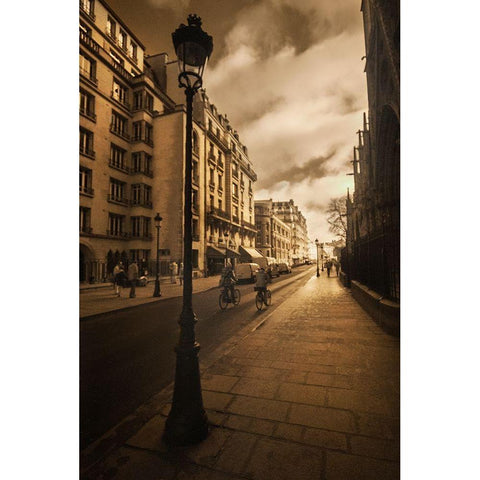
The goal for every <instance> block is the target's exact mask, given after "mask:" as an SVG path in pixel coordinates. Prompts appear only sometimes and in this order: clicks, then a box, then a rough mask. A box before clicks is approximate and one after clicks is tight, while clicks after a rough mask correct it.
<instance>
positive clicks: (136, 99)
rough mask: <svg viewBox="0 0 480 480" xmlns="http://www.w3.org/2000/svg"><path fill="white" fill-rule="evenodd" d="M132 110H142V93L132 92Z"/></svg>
mask: <svg viewBox="0 0 480 480" xmlns="http://www.w3.org/2000/svg"><path fill="white" fill-rule="evenodd" d="M133 108H134V109H135V110H140V109H141V108H143V92H142V91H139V92H133Z"/></svg>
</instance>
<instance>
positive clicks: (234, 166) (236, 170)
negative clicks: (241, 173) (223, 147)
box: [232, 162, 238, 178]
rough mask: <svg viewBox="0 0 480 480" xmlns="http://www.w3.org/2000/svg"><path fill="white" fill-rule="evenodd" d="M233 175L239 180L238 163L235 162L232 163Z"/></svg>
mask: <svg viewBox="0 0 480 480" xmlns="http://www.w3.org/2000/svg"><path fill="white" fill-rule="evenodd" d="M232 175H233V176H234V177H235V178H238V163H235V162H233V163H232Z"/></svg>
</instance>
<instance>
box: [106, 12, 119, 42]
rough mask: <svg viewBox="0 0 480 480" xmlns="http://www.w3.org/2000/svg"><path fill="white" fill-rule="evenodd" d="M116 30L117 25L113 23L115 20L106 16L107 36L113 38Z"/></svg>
mask: <svg viewBox="0 0 480 480" xmlns="http://www.w3.org/2000/svg"><path fill="white" fill-rule="evenodd" d="M116 30H117V23H116V22H115V20H114V19H113V18H112V17H110V16H108V18H107V33H108V35H110V37H112V38H115V34H116Z"/></svg>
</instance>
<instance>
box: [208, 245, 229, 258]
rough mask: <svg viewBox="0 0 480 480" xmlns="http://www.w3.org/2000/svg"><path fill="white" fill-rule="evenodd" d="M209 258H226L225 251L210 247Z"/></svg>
mask: <svg viewBox="0 0 480 480" xmlns="http://www.w3.org/2000/svg"><path fill="white" fill-rule="evenodd" d="M207 257H211V258H225V249H224V248H217V247H212V246H210V245H209V246H208V247H207Z"/></svg>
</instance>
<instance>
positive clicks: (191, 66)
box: [164, 15, 213, 445]
mask: <svg viewBox="0 0 480 480" xmlns="http://www.w3.org/2000/svg"><path fill="white" fill-rule="evenodd" d="M201 25H202V21H201V19H200V17H198V16H197V15H189V16H188V25H184V24H181V25H180V26H179V27H178V28H177V29H176V30H175V32H173V33H172V40H173V45H174V47H175V52H176V54H177V57H178V67H179V75H178V82H179V86H180V87H181V88H185V96H186V103H187V123H186V130H185V135H186V139H185V190H184V194H185V199H184V205H185V210H184V241H183V259H184V266H183V274H184V282H183V307H182V313H181V314H180V319H179V322H178V323H179V325H180V337H179V341H178V345H177V346H176V347H175V352H176V355H177V363H176V368H175V386H174V391H173V401H172V408H171V410H170V413H169V415H168V418H167V421H166V423H165V432H164V440H165V442H166V443H167V444H169V445H189V444H194V443H198V442H201V441H202V440H203V439H205V437H206V436H207V435H208V419H207V414H206V413H205V409H204V408H203V400H202V388H201V385H200V370H199V366H198V351H199V350H200V345H199V344H198V343H197V342H196V341H195V323H196V321H197V319H196V316H195V313H194V312H193V308H192V134H193V127H192V113H193V97H194V95H195V93H196V92H197V90H198V89H199V88H201V86H202V75H203V70H204V68H205V65H206V63H207V59H208V58H209V57H210V55H211V53H212V50H213V40H212V37H211V36H210V35H208V34H207V33H206V32H204V31H203V30H202V28H201Z"/></svg>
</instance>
